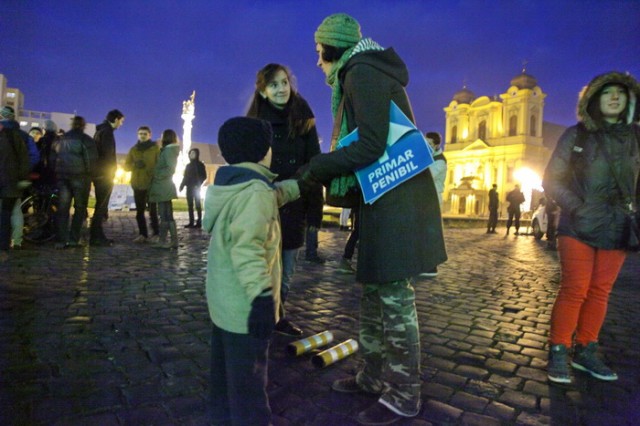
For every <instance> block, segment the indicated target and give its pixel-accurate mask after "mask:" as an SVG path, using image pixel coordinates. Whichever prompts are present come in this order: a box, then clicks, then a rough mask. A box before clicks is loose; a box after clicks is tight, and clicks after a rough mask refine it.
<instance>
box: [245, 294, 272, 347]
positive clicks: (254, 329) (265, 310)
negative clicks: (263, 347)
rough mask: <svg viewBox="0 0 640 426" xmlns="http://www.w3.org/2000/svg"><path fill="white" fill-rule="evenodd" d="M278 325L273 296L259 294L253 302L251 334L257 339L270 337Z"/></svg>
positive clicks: (250, 321) (250, 318) (250, 315)
mask: <svg viewBox="0 0 640 426" xmlns="http://www.w3.org/2000/svg"><path fill="white" fill-rule="evenodd" d="M275 325H276V318H275V307H274V305H273V296H272V295H268V296H258V297H256V298H255V299H253V302H252V303H251V312H250V313H249V335H251V336H252V337H255V338H256V339H268V338H269V336H271V333H272V332H273V328H274V327H275Z"/></svg>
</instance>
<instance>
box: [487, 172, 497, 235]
mask: <svg viewBox="0 0 640 426" xmlns="http://www.w3.org/2000/svg"><path fill="white" fill-rule="evenodd" d="M498 207H500V199H499V198H498V185H496V184H495V183H494V184H493V186H492V187H491V190H489V221H488V222H487V234H495V233H496V226H497V225H498Z"/></svg>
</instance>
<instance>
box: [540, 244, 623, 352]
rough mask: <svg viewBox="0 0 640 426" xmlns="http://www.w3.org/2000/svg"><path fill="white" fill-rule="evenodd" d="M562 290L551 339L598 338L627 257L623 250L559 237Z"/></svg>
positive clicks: (555, 342) (562, 341)
mask: <svg viewBox="0 0 640 426" xmlns="http://www.w3.org/2000/svg"><path fill="white" fill-rule="evenodd" d="M558 254H559V256H560V266H561V276H560V290H559V291H558V296H557V298H556V302H555V304H554V305H553V311H552V313H551V331H550V336H549V343H550V344H551V345H558V344H563V345H566V346H567V347H571V343H572V337H573V334H574V333H575V343H576V344H581V345H586V344H587V343H590V342H596V341H598V335H599V334H600V328H601V327H602V323H603V322H604V318H605V316H606V314H607V304H608V302H609V293H611V289H612V288H613V283H614V282H615V281H616V278H617V277H618V273H619V272H620V269H621V268H622V264H623V263H624V259H625V257H626V254H625V251H624V250H602V249H597V248H594V247H591V246H588V245H587V244H584V243H582V242H580V241H578V240H576V239H574V238H571V237H564V236H561V237H558Z"/></svg>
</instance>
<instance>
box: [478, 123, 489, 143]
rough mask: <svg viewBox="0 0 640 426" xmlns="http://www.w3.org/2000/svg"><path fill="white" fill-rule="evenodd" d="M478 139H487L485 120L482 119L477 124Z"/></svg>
mask: <svg viewBox="0 0 640 426" xmlns="http://www.w3.org/2000/svg"><path fill="white" fill-rule="evenodd" d="M478 139H482V140H483V141H486V140H487V120H482V121H481V122H480V124H478Z"/></svg>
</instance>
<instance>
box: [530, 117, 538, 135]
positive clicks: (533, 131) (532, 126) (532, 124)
mask: <svg viewBox="0 0 640 426" xmlns="http://www.w3.org/2000/svg"><path fill="white" fill-rule="evenodd" d="M536 122H537V120H536V116H535V115H533V114H532V115H531V118H530V119H529V134H530V135H531V136H535V135H536V124H537V123H536Z"/></svg>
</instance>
